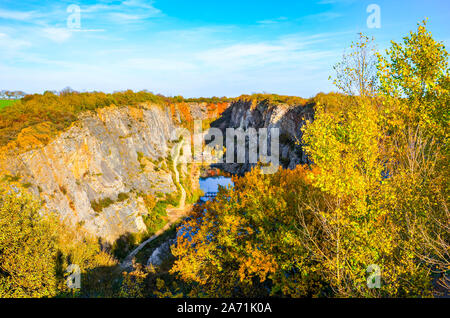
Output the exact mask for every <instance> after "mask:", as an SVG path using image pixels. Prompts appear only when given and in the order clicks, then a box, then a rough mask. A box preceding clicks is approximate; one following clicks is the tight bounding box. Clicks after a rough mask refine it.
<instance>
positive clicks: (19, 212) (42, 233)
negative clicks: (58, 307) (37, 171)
mask: <svg viewBox="0 0 450 318" xmlns="http://www.w3.org/2000/svg"><path fill="white" fill-rule="evenodd" d="M39 209H40V206H39V203H38V202H37V201H36V200H35V199H33V198H32V197H31V196H30V194H28V193H27V192H26V191H22V190H20V189H19V188H16V187H14V186H11V185H8V184H3V183H2V184H1V187H0V229H1V231H0V297H52V296H55V295H56V294H57V285H58V280H57V276H56V272H55V271H56V267H57V266H56V265H57V262H56V255H57V246H56V235H57V231H56V228H55V226H54V224H55V223H54V222H53V221H52V220H51V218H46V217H43V216H41V215H40V213H39Z"/></svg>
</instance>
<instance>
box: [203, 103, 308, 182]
mask: <svg viewBox="0 0 450 318" xmlns="http://www.w3.org/2000/svg"><path fill="white" fill-rule="evenodd" d="M313 115H314V112H313V105H312V104H308V105H287V104H277V105H271V104H269V103H267V102H266V101H263V102H260V103H257V104H255V103H252V102H251V101H243V100H238V101H236V102H233V103H232V104H231V105H230V107H229V108H228V109H227V110H226V111H225V112H224V113H223V114H222V117H221V118H220V119H218V120H216V121H215V122H214V123H213V124H212V126H213V127H217V128H220V129H221V130H222V131H223V135H224V136H225V135H226V134H225V130H226V128H242V129H244V130H247V129H248V128H255V129H256V130H258V129H259V128H268V129H270V128H278V129H279V135H280V138H279V141H280V149H279V153H280V164H282V165H283V167H284V168H290V169H293V168H294V167H295V166H296V165H298V164H300V163H302V164H303V163H307V162H308V158H307V157H306V155H305V153H304V151H303V149H302V131H301V128H302V126H303V125H304V124H305V123H306V120H312V119H313ZM247 151H248V147H247ZM219 166H220V168H222V169H223V170H225V171H227V172H230V173H233V174H240V175H242V174H243V173H245V172H247V171H249V170H250V169H251V168H252V166H254V164H250V163H248V162H247V161H246V163H243V164H242V163H241V164H240V163H224V164H220V165H219Z"/></svg>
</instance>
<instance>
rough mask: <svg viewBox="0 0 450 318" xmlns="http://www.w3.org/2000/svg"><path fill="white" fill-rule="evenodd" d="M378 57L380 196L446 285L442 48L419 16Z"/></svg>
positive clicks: (448, 241) (448, 242)
mask: <svg viewBox="0 0 450 318" xmlns="http://www.w3.org/2000/svg"><path fill="white" fill-rule="evenodd" d="M378 59H379V66H378V69H379V78H380V83H381V92H380V93H381V96H382V98H383V100H384V105H385V107H384V108H383V112H382V114H381V116H382V117H383V121H384V125H385V126H386V127H387V128H386V131H388V132H389V134H388V138H387V139H386V142H385V145H384V149H385V151H386V153H387V157H388V159H389V160H386V163H387V164H386V166H387V169H388V170H389V174H390V176H391V177H390V178H389V179H387V180H386V182H385V183H386V187H385V194H384V197H385V198H387V197H389V198H390V199H389V200H383V201H384V202H385V205H386V206H390V207H391V209H394V210H395V211H396V212H395V214H394V215H395V216H396V220H397V224H398V226H399V227H400V228H402V236H403V237H404V238H405V239H408V240H410V241H414V242H417V243H418V244H419V246H418V248H417V249H415V250H414V253H415V255H417V256H418V257H419V258H420V259H421V260H422V261H424V262H425V263H426V264H428V266H429V267H430V268H431V269H432V270H433V271H436V272H438V273H440V274H441V275H442V276H441V282H442V283H443V284H444V285H445V282H447V285H446V286H444V287H445V288H446V289H447V290H449V289H450V288H449V286H448V280H446V279H445V273H446V272H447V271H448V268H449V266H450V255H449V253H450V252H449V246H450V232H449V224H450V216H449V212H448V198H449V192H448V191H449V188H448V181H449V167H448V163H449V142H448V141H449V116H450V111H449V105H450V103H449V101H450V86H449V74H450V68H449V65H448V53H447V51H446V50H445V47H444V45H443V44H442V43H440V42H437V41H435V40H434V39H433V37H432V34H431V33H430V32H429V31H428V30H427V28H426V21H423V22H422V24H418V28H417V31H416V32H411V33H410V34H409V35H408V36H406V37H404V38H403V43H395V42H392V47H391V48H390V49H389V50H387V51H386V55H385V56H381V55H379V56H378ZM387 193H389V194H387ZM387 201H389V202H387Z"/></svg>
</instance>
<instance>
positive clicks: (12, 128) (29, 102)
mask: <svg viewBox="0 0 450 318" xmlns="http://www.w3.org/2000/svg"><path fill="white" fill-rule="evenodd" d="M239 99H244V100H252V101H255V102H261V101H264V100H265V101H267V102H268V103H274V104H278V103H287V104H300V105H303V104H305V102H306V100H305V99H302V98H300V97H293V96H281V95H276V94H253V95H242V96H239V97H237V98H226V97H221V98H219V97H212V98H203V97H201V98H186V99H185V98H183V97H182V96H176V97H165V96H163V95H155V94H153V93H151V92H148V91H139V92H133V91H132V90H127V91H123V92H115V93H112V94H107V93H102V92H89V93H87V92H85V93H80V92H76V91H73V90H71V89H70V88H66V89H64V90H62V91H61V92H59V93H58V92H51V91H46V92H44V93H43V94H33V95H25V96H24V97H23V98H21V99H20V100H18V101H17V102H15V103H14V104H13V105H11V106H7V107H5V108H3V109H0V147H1V146H4V145H6V144H8V143H9V142H11V141H14V140H16V139H17V138H18V136H19V134H20V133H21V132H23V135H27V134H31V135H33V138H32V139H34V140H36V138H37V139H39V141H40V142H41V143H44V144H45V143H46V142H48V141H49V140H51V139H52V138H53V137H54V135H55V134H57V133H58V132H59V131H62V130H64V129H66V128H68V127H69V126H70V125H71V124H72V123H73V122H74V121H76V120H77V118H78V115H79V114H80V113H81V112H85V111H95V110H96V109H99V108H103V107H107V106H111V105H115V106H119V107H120V106H139V105H141V104H144V103H148V104H154V105H159V106H161V107H169V108H170V109H171V111H172V114H174V113H175V112H176V111H179V112H180V113H181V118H180V119H181V121H182V122H183V123H184V124H185V125H186V126H192V125H193V119H192V116H191V110H190V106H189V103H206V104H207V111H208V115H209V116H219V115H220V114H221V113H222V112H223V111H224V109H225V108H226V107H227V106H228V105H229V103H230V102H232V101H234V100H239ZM175 105H177V106H175ZM24 129H27V130H26V131H24Z"/></svg>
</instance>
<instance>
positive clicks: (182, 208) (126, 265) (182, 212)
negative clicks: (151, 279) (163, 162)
mask: <svg viewBox="0 0 450 318" xmlns="http://www.w3.org/2000/svg"><path fill="white" fill-rule="evenodd" d="M183 145H184V141H183V140H182V141H181V142H179V143H178V144H177V145H176V146H175V147H176V148H175V154H174V157H173V170H174V171H175V182H176V183H177V184H178V185H179V186H180V189H181V197H180V201H179V202H178V207H176V208H168V209H167V210H166V211H167V216H168V217H169V221H168V222H167V224H166V225H164V227H163V228H162V229H160V230H159V231H157V232H156V233H155V234H154V235H152V236H151V237H150V238H148V239H147V240H145V241H144V242H142V243H141V244H139V246H138V247H136V248H135V249H134V250H133V251H131V253H130V254H128V255H127V257H126V258H125V259H124V260H123V262H122V263H121V264H120V269H121V270H125V269H130V268H132V265H133V258H134V257H135V256H136V255H137V253H139V251H140V250H142V249H143V248H144V247H145V246H146V245H147V244H148V243H150V242H151V241H153V240H155V239H156V238H157V237H159V236H160V235H161V234H162V233H164V232H165V231H167V230H168V229H169V228H170V227H171V226H172V224H174V223H176V222H177V221H178V220H179V219H180V218H182V217H184V216H186V215H187V213H188V212H189V211H190V209H191V208H192V205H188V206H186V191H185V190H184V188H183V186H182V185H181V183H180V173H179V172H178V169H177V166H178V159H179V158H180V150H181V147H183Z"/></svg>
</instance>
